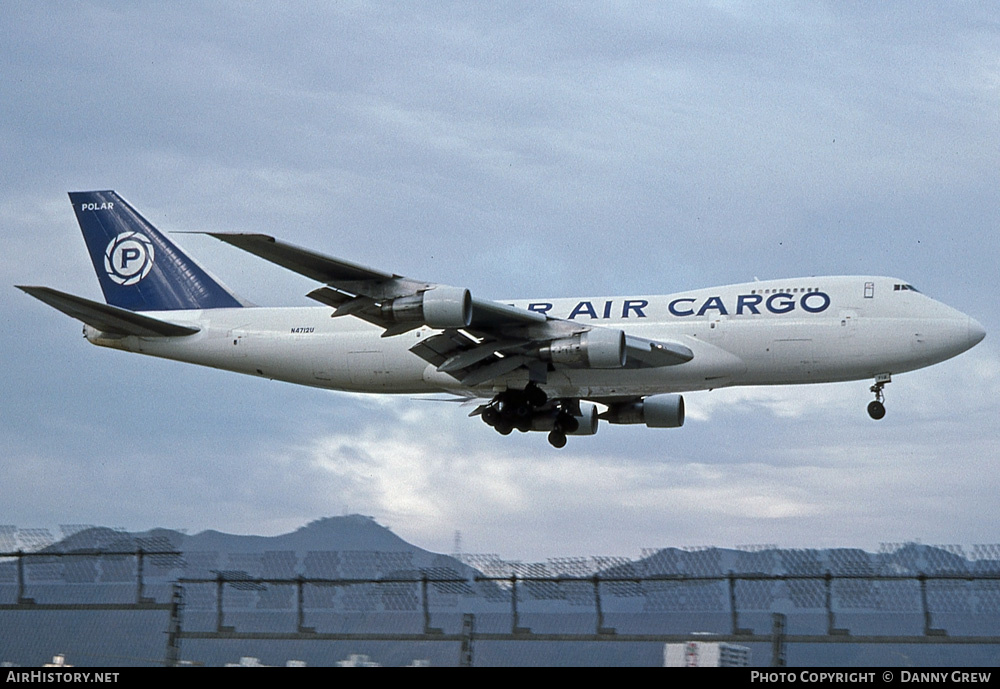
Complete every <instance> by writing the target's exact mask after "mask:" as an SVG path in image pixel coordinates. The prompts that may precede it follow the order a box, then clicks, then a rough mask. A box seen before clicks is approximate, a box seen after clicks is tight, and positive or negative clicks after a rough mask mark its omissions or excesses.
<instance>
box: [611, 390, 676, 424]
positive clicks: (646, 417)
mask: <svg viewBox="0 0 1000 689" xmlns="http://www.w3.org/2000/svg"><path fill="white" fill-rule="evenodd" d="M601 416H602V418H605V419H607V420H608V422H609V423H619V424H627V423H644V424H646V426H647V427H649V428H680V427H681V426H683V425H684V397H683V396H681V395H650V396H649V397H646V398H645V399H643V400H640V401H638V402H627V403H625V404H615V405H612V406H610V407H608V411H606V412H605V413H604V414H602V415H601Z"/></svg>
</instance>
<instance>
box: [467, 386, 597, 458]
mask: <svg viewBox="0 0 1000 689" xmlns="http://www.w3.org/2000/svg"><path fill="white" fill-rule="evenodd" d="M564 402H565V401H551V402H550V401H549V398H548V395H546V394H545V391H544V390H542V389H541V388H540V387H538V386H537V385H535V384H534V383H529V384H528V385H527V387H525V388H524V390H504V391H503V392H501V393H499V394H497V396H496V397H494V398H493V400H492V401H491V402H490V403H489V404H488V405H486V407H485V408H484V409H483V410H482V417H483V421H484V422H485V423H486V424H487V425H488V426H492V427H493V430H495V431H496V432H497V433H499V434H500V435H510V433H511V432H512V431H513V430H514V429H515V428H516V429H517V430H519V431H521V432H522V433H527V432H528V431H544V430H548V431H549V444H551V445H552V446H553V447H557V448H559V447H565V445H566V434H567V433H574V432H576V431H577V430H578V429H579V428H580V422H579V421H578V420H577V419H576V417H575V416H574V415H573V410H572V409H568V408H567V407H568V406H571V405H568V404H566V403H564ZM577 413H579V412H577Z"/></svg>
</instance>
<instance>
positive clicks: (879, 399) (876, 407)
mask: <svg viewBox="0 0 1000 689" xmlns="http://www.w3.org/2000/svg"><path fill="white" fill-rule="evenodd" d="M890 382H892V378H891V377H890V376H889V374H888V373H883V374H880V375H877V376H875V385H873V386H871V388H870V389H871V391H872V392H873V393H875V400H874V401H873V402H869V403H868V416H870V417H872V418H873V419H875V420H876V421H878V420H879V419H881V418H882V417H884V416H885V395H883V394H882V388H884V387H885V385H886V383H890Z"/></svg>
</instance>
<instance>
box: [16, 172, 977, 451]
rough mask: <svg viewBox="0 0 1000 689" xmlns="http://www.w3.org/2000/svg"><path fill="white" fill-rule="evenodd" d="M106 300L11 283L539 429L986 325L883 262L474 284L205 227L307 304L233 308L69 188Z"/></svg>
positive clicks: (280, 365) (805, 377) (145, 343)
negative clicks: (454, 399) (668, 289)
mask: <svg viewBox="0 0 1000 689" xmlns="http://www.w3.org/2000/svg"><path fill="white" fill-rule="evenodd" d="M69 196H70V200H71V201H72V204H73V209H74V211H75V212H76V217H77V220H78V221H79V223H80V228H81V230H82V231H83V236H84V240H85V241H86V244H87V248H88V250H89V251H90V256H91V259H92V261H93V263H94V268H95V270H96V271H97V277H98V280H99V281H100V283H101V288H102V289H103V291H104V296H105V299H106V301H107V303H106V304H101V303H98V302H94V301H91V300H88V299H83V298H81V297H77V296H74V295H71V294H67V293H64V292H60V291H57V290H54V289H51V288H48V287H29V286H19V288H20V289H22V290H24V291H25V292H27V293H28V294H30V295H31V296H33V297H36V298H37V299H40V300H41V301H43V302H45V303H46V304H49V305H50V306H53V307H55V308H56V309H59V310H60V311H62V312H63V313H66V314H68V315H69V316H72V317H73V318H76V319H79V320H80V321H83V323H84V335H85V336H86V338H87V339H88V340H89V341H90V342H92V343H94V344H96V345H101V346H104V347H112V348H114V349H122V350H125V351H129V352H138V353H140V354H148V355H151V356H157V357H163V358H167V359H176V360H178V361H186V362H190V363H194V364H201V365H203V366H212V367H214V368H220V369H225V370H228V371H236V372H238V373H246V374H249V375H254V376H260V377H262V378H270V379H276V380H283V381H288V382H291V383H299V384H301V385H310V386H313V387H320V388H329V389H333V390H349V391H356V392H372V393H383V394H390V393H405V394H414V393H441V392H447V393H453V394H456V395H459V396H462V397H465V398H467V399H470V400H475V399H477V398H479V399H480V400H481V402H482V403H481V404H480V405H479V406H478V407H477V408H476V409H475V411H473V412H472V414H471V415H472V416H479V417H480V418H481V419H482V420H483V421H484V422H486V423H487V424H488V425H490V426H492V427H493V428H494V429H495V430H496V431H498V432H499V433H501V434H504V435H507V434H509V433H511V432H512V431H513V430H514V429H517V430H519V431H544V432H547V433H548V438H549V442H550V443H551V444H552V445H554V446H555V447H563V446H564V445H565V444H566V436H567V435H591V434H593V433H596V432H597V429H598V426H599V423H600V420H604V421H606V422H608V423H613V424H645V425H646V426H648V427H653V428H676V427H679V426H681V425H683V423H684V398H683V397H682V395H681V394H680V393H683V392H688V391H693V390H706V389H712V388H721V387H726V386H735V385H791V384H803V383H827V382H832V381H847V380H865V379H867V380H871V381H872V382H873V384H872V386H871V391H872V393H873V395H874V399H873V401H872V402H871V403H870V404H869V405H868V413H869V414H870V415H871V417H872V418H873V419H881V418H882V417H883V416H884V415H885V406H884V404H883V388H884V386H885V385H886V383H888V382H889V381H890V380H891V376H892V375H894V374H898V373H903V372H905V371H912V370H914V369H918V368H923V367H925V366H930V365H931V364H936V363H938V362H941V361H944V360H945V359H950V358H951V357H953V356H956V355H958V354H961V353H962V352H964V351H966V350H967V349H969V348H971V347H973V346H975V345H976V344H977V343H978V342H979V341H980V340H982V339H983V337H984V336H985V331H984V329H983V327H982V326H981V325H980V324H979V323H978V322H976V321H975V320H974V319H972V318H970V317H969V316H967V315H965V314H964V313H961V312H960V311H957V310H955V309H953V308H951V307H949V306H946V305H944V304H942V303H940V302H937V301H934V300H933V299H931V298H929V297H927V296H925V295H923V294H921V293H920V292H919V291H918V290H917V289H915V288H914V287H913V286H912V285H911V284H910V283H908V282H907V281H905V280H900V279H897V278H890V277H876V276H853V277H843V276H838V277H806V278H791V279H788V280H769V281H764V282H751V283H747V284H740V285H729V286H726V287H712V288H708V289H698V290H692V291H689V292H681V293H677V294H669V295H662V296H653V295H629V296H624V297H621V296H619V297H584V298H579V299H516V300H512V301H506V300H501V301H492V300H488V299H482V298H479V297H475V296H473V295H472V294H471V293H470V291H469V290H468V289H466V288H463V287H450V286H447V285H440V284H434V283H430V282H424V281H422V280H417V279H413V278H407V277H403V276H402V275H396V274H395V273H391V272H386V271H383V270H379V269H374V268H367V267H365V266H361V265H357V264H355V263H351V262H349V261H345V260H342V259H337V258H331V257H329V256H325V255H323V254H320V253H317V252H314V251H310V250H308V249H303V248H299V247H297V246H294V245H292V244H288V243H285V242H283V241H281V240H278V239H275V238H274V237H270V236H267V235H262V234H224V233H209V234H211V236H213V237H215V238H217V239H220V240H222V241H223V242H226V243H227V244H231V245H233V246H235V247H238V248H240V249H243V250H244V251H248V252H250V253H252V254H255V255H257V256H259V257H261V258H263V259H265V260H267V261H271V262H272V263H276V264H278V265H280V266H282V267H284V268H287V269H289V270H293V271H295V272H297V273H300V274H302V275H305V276H306V277H308V278H311V279H313V280H315V281H316V282H317V283H318V287H317V288H316V289H315V290H313V291H312V292H310V293H309V295H308V296H309V297H311V298H312V299H314V300H315V301H317V302H318V303H319V304H320V305H319V306H315V307H300V308H265V307H257V306H252V305H250V304H249V303H248V302H246V301H245V300H243V299H242V298H240V297H239V296H237V295H235V294H234V293H233V292H231V291H230V290H229V289H228V288H226V287H225V286H224V285H223V284H222V283H221V282H219V281H218V280H217V279H215V278H214V277H212V276H211V275H210V274H209V273H207V272H206V271H205V270H204V269H202V268H201V267H200V266H199V265H198V264H197V263H196V262H195V261H194V260H193V259H191V258H190V257H189V256H187V254H185V253H184V252H183V251H182V250H181V249H180V248H179V247H177V246H176V245H175V244H174V243H173V242H171V241H170V240H169V239H167V238H166V237H165V236H164V235H163V234H161V233H160V232H159V231H158V230H157V229H156V228H155V227H153V225H151V224H150V223H149V222H148V221H147V220H146V219H145V218H143V217H142V216H141V215H140V214H139V213H138V212H137V211H136V210H135V209H134V208H132V206H130V205H129V204H128V203H127V202H126V201H124V200H123V199H122V198H121V197H120V196H118V194H116V193H115V192H113V191H90V192H75V193H70V195H69Z"/></svg>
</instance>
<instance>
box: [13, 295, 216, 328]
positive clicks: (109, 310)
mask: <svg viewBox="0 0 1000 689" xmlns="http://www.w3.org/2000/svg"><path fill="white" fill-rule="evenodd" d="M15 286H16V287H17V288H18V289H19V290H21V291H22V292H25V293H27V294H30V295H31V296H33V297H34V298H35V299H38V300H39V301H43V302H45V303H46V304H48V305H49V306H51V307H52V308H54V309H58V310H59V311H62V312H63V313H65V314H66V315H67V316H72V317H73V318H76V319H77V320H80V321H83V322H84V323H86V324H87V325H89V326H91V327H92V328H97V329H98V330H100V331H101V332H105V333H108V334H111V335H137V336H139V337H182V336H184V335H193V334H195V333H196V332H198V330H199V329H198V328H196V327H192V326H187V325H177V324H176V323H168V322H166V321H161V320H159V319H156V318H150V317H149V316H143V315H142V314H139V313H135V312H134V311H129V310H128V309H122V308H119V307H117V306H110V305H108V304H101V303H99V302H96V301H91V300H89V299H84V298H83V297H77V296H74V295H72V294H66V293H65V292H60V291H59V290H54V289H52V288H51V287H27V286H24V285H15Z"/></svg>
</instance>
